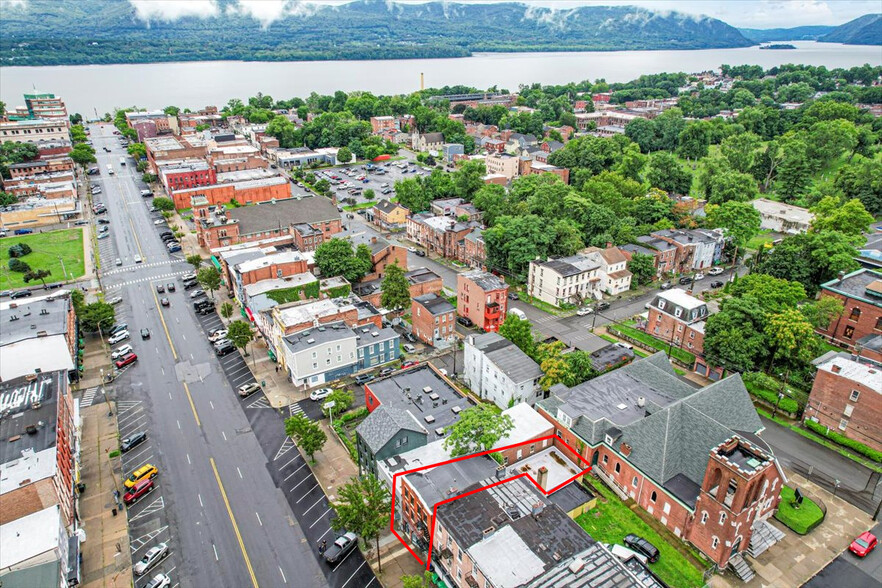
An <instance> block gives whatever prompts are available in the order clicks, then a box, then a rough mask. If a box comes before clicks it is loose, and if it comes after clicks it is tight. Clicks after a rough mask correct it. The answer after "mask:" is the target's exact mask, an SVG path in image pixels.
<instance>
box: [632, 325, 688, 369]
mask: <svg viewBox="0 0 882 588" xmlns="http://www.w3.org/2000/svg"><path fill="white" fill-rule="evenodd" d="M614 328H615V329H617V330H619V331H621V332H622V334H624V335H627V336H629V337H631V338H632V339H636V340H637V341H640V342H641V343H645V344H646V345H648V346H650V347H652V348H653V349H656V350H658V351H665V352H666V351H668V349H669V348H670V350H671V356H673V357H675V358H677V359H679V360H680V361H682V362H683V363H685V364H688V365H690V366H691V365H693V364H694V363H695V356H694V355H692V354H691V353H689V352H688V351H686V350H684V349H680V348H679V347H674V346H672V345H669V344H668V343H667V342H665V341H662V340H661V339H656V338H655V337H653V336H652V335H647V334H646V333H645V332H643V331H641V330H639V329H635V328H633V327H629V326H627V325H622V324H617V325H615V327H614Z"/></svg>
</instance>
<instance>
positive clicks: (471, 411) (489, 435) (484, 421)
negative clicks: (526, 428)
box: [444, 404, 514, 457]
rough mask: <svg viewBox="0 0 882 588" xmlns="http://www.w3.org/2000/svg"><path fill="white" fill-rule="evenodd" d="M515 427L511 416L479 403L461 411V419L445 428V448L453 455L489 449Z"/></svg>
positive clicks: (457, 455)
mask: <svg viewBox="0 0 882 588" xmlns="http://www.w3.org/2000/svg"><path fill="white" fill-rule="evenodd" d="M513 428H514V423H513V422H512V420H511V417H510V416H508V415H507V414H500V413H498V412H496V409H495V407H491V406H490V405H489V404H478V405H477V406H472V407H470V408H467V409H465V410H464V411H462V412H461V413H459V420H458V421H456V422H455V423H453V424H452V425H450V426H448V427H447V428H446V429H445V430H444V448H445V449H448V450H449V451H450V455H451V456H452V457H459V456H461V455H470V454H472V453H477V452H479V451H487V450H488V449H491V448H492V447H493V446H494V445H496V442H497V441H499V440H500V439H502V438H503V437H505V436H506V435H507V434H508V432H509V431H511V430H512V429H513Z"/></svg>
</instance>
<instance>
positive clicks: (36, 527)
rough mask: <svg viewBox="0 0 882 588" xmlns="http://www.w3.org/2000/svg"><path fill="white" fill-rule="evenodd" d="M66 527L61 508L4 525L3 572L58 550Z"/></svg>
mask: <svg viewBox="0 0 882 588" xmlns="http://www.w3.org/2000/svg"><path fill="white" fill-rule="evenodd" d="M62 526H63V525H62V522H61V513H60V511H59V509H58V506H50V507H49V508H44V509H43V510H39V511H37V512H35V513H33V514H29V515H27V516H23V517H21V518H20V519H16V520H14V521H12V522H9V523H6V524H5V525H0V569H9V568H12V567H14V566H15V565H16V564H18V563H21V562H24V561H27V560H29V559H31V558H33V557H36V556H38V555H40V554H43V553H46V552H48V551H52V550H53V549H56V548H57V547H58V540H59V534H60V529H61V527H62ZM65 541H66V539H65ZM64 564H65V565H66V564H67V562H64ZM56 579H57V578H56Z"/></svg>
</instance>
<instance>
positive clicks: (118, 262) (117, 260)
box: [116, 257, 122, 265]
mask: <svg viewBox="0 0 882 588" xmlns="http://www.w3.org/2000/svg"><path fill="white" fill-rule="evenodd" d="M116 265H122V260H121V259H120V258H119V257H117V258H116Z"/></svg>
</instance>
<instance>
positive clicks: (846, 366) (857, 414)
mask: <svg viewBox="0 0 882 588" xmlns="http://www.w3.org/2000/svg"><path fill="white" fill-rule="evenodd" d="M814 363H815V365H817V367H818V371H817V373H816V374H815V383H814V385H813V386H812V392H811V394H810V395H809V399H808V404H807V405H806V407H805V414H804V415H803V418H804V420H813V421H815V422H817V423H820V424H822V425H824V426H825V427H827V428H828V429H830V430H832V431H834V432H837V433H839V434H841V435H845V436H846V437H848V438H850V439H854V440H855V441H858V442H860V443H863V444H864V445H869V446H870V447H872V448H873V449H875V450H876V451H882V368H880V367H879V366H878V365H876V364H871V363H868V362H866V361H859V360H858V358H857V357H856V356H853V355H850V354H848V353H842V352H840V353H836V352H832V353H830V354H826V355H824V356H822V357H820V358H818V360H816V361H815V362H814Z"/></svg>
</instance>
